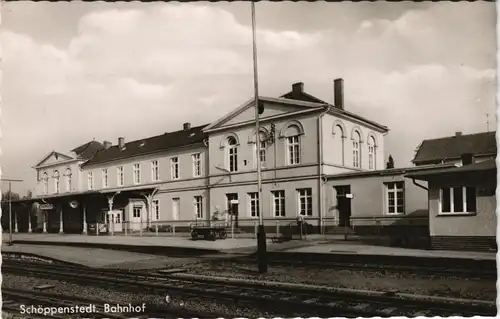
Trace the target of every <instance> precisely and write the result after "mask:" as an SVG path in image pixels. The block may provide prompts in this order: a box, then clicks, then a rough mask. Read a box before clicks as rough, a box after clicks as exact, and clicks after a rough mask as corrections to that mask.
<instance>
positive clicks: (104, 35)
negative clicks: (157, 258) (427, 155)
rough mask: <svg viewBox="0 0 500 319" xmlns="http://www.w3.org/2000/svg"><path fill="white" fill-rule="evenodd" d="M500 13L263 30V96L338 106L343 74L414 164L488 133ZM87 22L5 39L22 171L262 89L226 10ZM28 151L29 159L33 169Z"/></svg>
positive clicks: (399, 152)
mask: <svg viewBox="0 0 500 319" xmlns="http://www.w3.org/2000/svg"><path fill="white" fill-rule="evenodd" d="M285 5H286V4H283V6H284V7H283V8H285ZM334 5H335V4H334ZM131 8H132V7H131ZM488 10H491V8H490V7H488V6H486V5H482V6H479V5H474V4H467V3H460V4H453V3H446V4H433V5H429V7H428V8H427V9H425V10H411V11H407V12H405V13H404V14H402V15H399V16H397V17H387V18H380V17H378V18H373V19H368V18H367V19H364V20H361V21H360V22H359V23H358V24H357V25H353V24H352V22H351V21H347V20H346V24H345V26H344V27H343V28H342V27H341V22H339V21H335V23H336V24H335V27H333V24H332V26H331V27H328V23H325V22H324V21H323V22H321V23H319V22H318V25H321V27H318V28H312V27H309V28H308V30H310V31H303V30H302V29H301V27H300V24H301V21H300V19H299V20H297V27H296V28H291V27H287V28H286V29H278V28H274V29H264V28H262V27H260V24H259V25H258V33H257V42H258V54H259V56H258V61H259V81H260V89H261V94H262V95H271V96H277V95H279V94H282V93H285V92H286V91H288V90H289V89H290V86H291V84H292V83H293V82H297V81H303V82H305V84H306V85H305V87H306V90H307V91H308V92H309V93H311V94H313V95H317V96H318V97H320V98H322V99H325V100H328V101H332V100H333V89H332V87H333V85H332V80H333V78H336V77H343V78H344V79H345V87H346V102H347V105H346V107H347V108H348V109H349V110H351V111H354V112H357V113H359V114H360V115H362V116H364V117H368V118H373V119H374V120H377V121H379V122H381V123H382V124H385V125H388V126H389V127H390V128H391V133H390V134H389V135H388V137H387V146H386V148H388V149H390V152H391V153H392V154H393V156H394V157H395V159H396V162H397V163H402V162H404V163H406V162H407V161H408V160H409V159H410V158H411V156H412V155H413V154H412V150H413V149H414V147H415V146H416V145H417V144H418V143H419V142H420V141H421V139H423V138H429V137H433V136H435V135H449V134H452V132H453V131H454V130H462V129H458V128H463V131H464V132H466V131H468V130H470V131H478V130H483V129H484V127H485V125H484V122H485V121H483V117H484V113H485V112H486V111H488V110H489V111H490V112H493V110H494V105H495V101H494V92H495V85H496V83H495V75H496V72H495V70H494V68H495V60H494V52H495V45H494V41H495V38H494V35H495V32H494V30H495V26H494V19H493V18H491V14H490V13H489V11H488ZM248 15H250V12H248ZM456 16H458V17H460V18H456ZM257 21H258V22H259V19H257ZM342 21H344V20H342ZM463 21H474V23H464V22H463ZM491 21H493V23H490V22H491ZM75 23H78V27H77V28H76V30H77V33H76V34H75V35H74V37H73V38H72V39H71V41H69V43H68V45H67V46H65V47H61V46H55V45H53V44H52V43H49V42H42V41H37V40H35V39H34V38H32V37H30V35H28V34H21V33H15V32H12V31H9V30H8V26H4V28H6V30H4V31H3V32H2V33H1V34H0V41H1V43H2V51H3V61H4V63H3V77H4V79H3V81H2V99H3V103H4V105H3V110H2V111H3V112H2V115H3V116H2V131H3V143H2V144H3V149H2V150H3V152H4V156H3V158H4V159H3V161H2V162H3V164H4V167H6V168H8V169H11V170H12V171H13V172H14V171H16V170H17V171H19V172H22V173H20V174H25V175H26V176H28V175H29V176H32V175H33V174H32V172H31V170H30V169H29V166H31V165H32V164H33V162H36V160H37V159H38V158H39V157H40V156H43V155H44V154H45V153H46V152H47V151H48V150H47V147H49V148H56V149H60V150H62V151H64V150H65V149H71V148H73V147H74V146H76V145H78V144H81V143H84V142H86V141H87V140H89V139H91V138H93V137H96V139H98V140H103V139H108V140H112V141H113V140H115V139H116V137H117V136H125V137H126V139H127V140H131V139H135V138H141V137H144V136H148V135H154V134H158V133H161V132H164V131H172V130H174V129H175V127H176V126H179V123H183V122H186V121H187V120H188V121H191V122H192V123H193V124H204V123H206V122H208V121H211V120H214V119H216V118H217V116H220V115H223V114H225V113H227V112H228V111H229V110H231V109H233V108H235V107H237V106H239V105H240V104H241V103H243V102H244V101H246V100H247V99H248V98H249V97H250V96H251V95H252V94H253V79H252V75H253V65H252V46H251V44H252V31H251V28H250V26H249V25H246V24H242V23H241V22H239V21H238V20H236V19H235V17H234V16H233V15H232V14H231V13H230V12H228V11H225V10H223V9H221V8H218V7H216V6H211V5H201V4H174V3H169V4H159V5H154V6H144V8H141V7H138V6H135V7H133V9H110V10H95V11H93V12H90V13H88V14H85V15H84V16H83V17H82V18H81V19H80V20H79V21H78V22H76V21H75ZM308 23H309V24H311V23H313V22H312V21H309V22H308ZM325 26H326V27H325ZM40 28H43V26H42V25H40ZM207 114H210V117H207ZM490 119H493V113H492V116H490ZM409 121H411V125H409V124H408V122H409ZM19 123H23V129H22V130H20V129H19ZM179 128H180V127H179ZM47 141H50V146H47V145H49V143H48V142H47ZM19 145H32V147H30V148H29V149H24V148H20V147H19ZM23 156H24V157H23ZM19 157H23V158H26V159H29V160H27V161H26V163H22V164H20V163H19V161H18V158H19ZM28 162H29V163H28ZM20 165H21V166H20ZM26 178H31V177H26Z"/></svg>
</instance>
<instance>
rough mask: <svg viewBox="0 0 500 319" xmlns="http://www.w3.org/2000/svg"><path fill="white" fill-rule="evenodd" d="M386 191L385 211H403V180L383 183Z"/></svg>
mask: <svg viewBox="0 0 500 319" xmlns="http://www.w3.org/2000/svg"><path fill="white" fill-rule="evenodd" d="M385 191H386V213H387V214H404V213H405V193H404V182H391V183H386V184H385Z"/></svg>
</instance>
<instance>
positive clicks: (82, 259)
mask: <svg viewBox="0 0 500 319" xmlns="http://www.w3.org/2000/svg"><path fill="white" fill-rule="evenodd" d="M342 237H343V236H337V237H335V236H330V237H329V238H325V237H324V236H320V235H310V236H308V237H307V240H303V241H299V240H293V241H290V242H285V243H280V244H276V243H271V242H270V241H268V251H282V252H287V253H295V252H297V253H299V252H302V253H320V254H366V255H393V256H414V257H448V258H465V259H487V260H495V259H496V254H495V253H487V252H460V251H437V250H417V249H405V248H394V247H383V246H374V245H366V244H360V243H357V242H352V241H351V242H349V241H348V242H346V241H343V240H341V239H340V238H342ZM7 239H8V236H7V235H6V234H3V242H6V240H7ZM13 240H14V241H16V240H17V241H22V240H31V241H37V242H40V245H23V244H22V243H19V244H18V243H16V244H15V245H14V246H12V247H9V246H6V245H3V246H2V249H4V250H5V251H7V249H25V252H28V253H37V254H40V255H45V256H47V257H51V258H55V259H61V260H64V261H70V262H75V263H82V264H86V265H89V266H93V267H101V266H102V265H112V264H127V263H135V262H138V261H139V260H141V263H143V264H145V263H151V264H154V265H156V264H157V263H163V264H165V263H179V262H181V261H180V259H179V258H171V257H163V256H153V255H147V254H140V253H132V252H126V251H113V250H107V249H97V248H80V247H64V248H63V247H62V246H47V245H43V242H47V243H49V242H60V243H66V242H67V243H91V244H112V245H113V244H114V245H134V246H139V247H140V246H156V247H181V248H194V249H211V250H218V251H223V252H227V253H238V252H240V253H251V252H254V251H256V240H255V239H247V238H238V239H226V240H217V241H215V242H214V241H205V240H198V241H192V240H191V239H189V238H187V237H170V238H167V237H135V236H134V237H132V236H129V237H126V236H85V235H58V234H14V236H13ZM41 245H43V246H41ZM16 247H19V248H16ZM21 247H23V248H21ZM28 247H29V248H28ZM41 247H44V248H41ZM62 258H64V259H62ZM198 258H199V257H198ZM175 260H176V261H175ZM182 260H184V261H186V262H187V261H192V260H194V259H193V258H191V259H187V258H182ZM147 261H150V262H147ZM154 268H156V267H154Z"/></svg>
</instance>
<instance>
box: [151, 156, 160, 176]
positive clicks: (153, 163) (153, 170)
mask: <svg viewBox="0 0 500 319" xmlns="http://www.w3.org/2000/svg"><path fill="white" fill-rule="evenodd" d="M151 180H152V181H159V180H160V168H159V166H158V161H156V160H155V161H151Z"/></svg>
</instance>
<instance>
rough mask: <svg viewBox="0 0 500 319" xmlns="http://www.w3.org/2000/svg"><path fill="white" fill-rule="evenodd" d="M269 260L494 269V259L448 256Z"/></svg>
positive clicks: (308, 255) (311, 255)
mask: <svg viewBox="0 0 500 319" xmlns="http://www.w3.org/2000/svg"><path fill="white" fill-rule="evenodd" d="M268 258H269V259H270V260H272V259H275V260H278V261H290V262H295V261H301V260H305V261H308V262H346V263H347V262H356V263H367V264H368V263H374V262H376V263H379V264H386V265H389V264H396V265H407V266H415V265H416V264H415V263H416V262H418V263H424V264H426V265H429V266H434V267H436V266H442V267H450V266H455V267H456V268H464V267H475V268H478V267H479V268H483V269H488V270H492V269H496V259H477V258H461V257H448V256H444V257H443V256H404V255H384V254H379V255H375V254H357V253H345V254H342V253H316V252H287V251H280V252H272V251H271V252H268Z"/></svg>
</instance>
